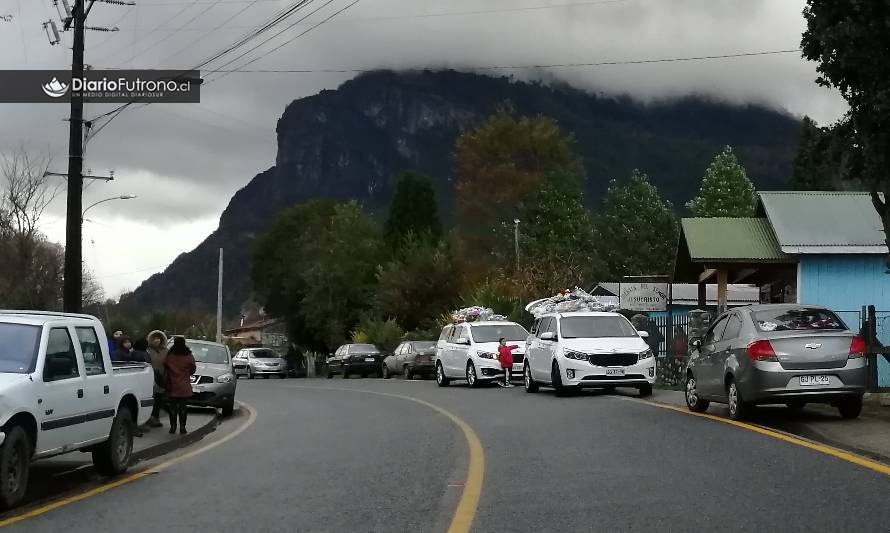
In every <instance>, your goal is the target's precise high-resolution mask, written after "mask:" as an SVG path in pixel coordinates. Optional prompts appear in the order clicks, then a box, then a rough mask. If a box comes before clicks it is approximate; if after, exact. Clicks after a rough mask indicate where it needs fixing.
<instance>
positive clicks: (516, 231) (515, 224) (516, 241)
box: [513, 218, 519, 274]
mask: <svg viewBox="0 0 890 533" xmlns="http://www.w3.org/2000/svg"><path fill="white" fill-rule="evenodd" d="M513 241H514V244H515V245H516V273H517V274H518V273H519V219H518V218H514V219H513Z"/></svg>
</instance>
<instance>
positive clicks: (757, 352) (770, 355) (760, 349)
mask: <svg viewBox="0 0 890 533" xmlns="http://www.w3.org/2000/svg"><path fill="white" fill-rule="evenodd" d="M748 357H750V358H751V360H752V361H778V359H776V352H774V351H773V345H772V344H770V343H769V341H767V340H763V341H757V342H753V343H751V344H749V345H748Z"/></svg>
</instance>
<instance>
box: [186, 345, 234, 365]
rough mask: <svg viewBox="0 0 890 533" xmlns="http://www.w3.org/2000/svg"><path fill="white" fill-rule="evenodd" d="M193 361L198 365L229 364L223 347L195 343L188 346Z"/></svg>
mask: <svg viewBox="0 0 890 533" xmlns="http://www.w3.org/2000/svg"><path fill="white" fill-rule="evenodd" d="M189 349H191V351H192V355H194V356H195V361H197V362H199V363H210V364H212V365H224V364H227V363H228V362H229V352H228V350H226V347H225V346H219V345H217V344H204V343H196V344H191V345H189Z"/></svg>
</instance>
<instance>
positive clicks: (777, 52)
mask: <svg viewBox="0 0 890 533" xmlns="http://www.w3.org/2000/svg"><path fill="white" fill-rule="evenodd" d="M797 52H800V49H799V48H795V49H789V50H765V51H758V52H739V53H734V54H719V55H707V56H692V57H668V58H660V59H629V60H618V61H598V62H593V63H550V64H539V65H482V66H467V67H466V68H467V69H470V70H523V69H541V68H583V67H601V66H612V65H646V64H652V63H677V62H686V61H709V60H717V59H733V58H741V57H757V56H767V55H780V54H791V53H797ZM383 68H385V67H377V68H317V69H313V68H307V69H253V70H242V69H240V68H239V69H231V70H208V71H205V72H208V73H214V72H222V73H225V74H233V73H236V72H237V73H241V74H314V73H327V74H348V73H363V72H373V71H376V70H381V69H383ZM395 70H399V71H408V72H420V71H424V70H435V68H431V67H424V68H406V69H395ZM217 79H219V78H217Z"/></svg>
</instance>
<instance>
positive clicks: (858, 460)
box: [627, 397, 890, 476]
mask: <svg viewBox="0 0 890 533" xmlns="http://www.w3.org/2000/svg"><path fill="white" fill-rule="evenodd" d="M627 399H628V400H633V401H636V402H639V403H644V404H646V405H651V406H653V407H659V408H661V409H667V410H669V411H674V412H677V413H683V414H686V415H690V416H695V417H698V418H706V419H708V420H714V421H716V422H721V423H723V424H728V425H730V426H735V427H737V428H741V429H746V430H748V431H753V432H754V433H759V434H761V435H764V436H767V437H771V438H774V439H777V440H781V441H784V442H787V443H789V444H794V445H795V446H800V447H801V448H807V449H808V450H813V451H816V452H819V453H823V454H825V455H830V456H832V457H834V458H836V459H840V460H841V461H846V462H848V463H853V464H854V465H858V466H861V467H863V468H867V469H869V470H872V471H874V472H877V473H879V474H884V475H885V476H890V466H888V465H886V464H883V463H880V462H878V461H873V460H871V459H868V458H866V457H862V456H861V455H856V454H854V453H850V452H846V451H844V450H840V449H838V448H834V447H832V446H828V445H826V444H819V443H818V442H813V441H811V440H807V439H804V438H801V437H796V436H794V435H790V434H788V433H784V432H782V431H777V430H774V429H769V428H766V427H763V426H758V425H756V424H749V423H747V422H739V421H737V420H732V419H730V418H724V417H722V416H716V415H709V414H707V413H695V412H692V411H690V410H688V409H685V408H683V407H677V406H674V405H668V404H664V403H659V402H654V401H651V400H641V399H638V398H631V397H627Z"/></svg>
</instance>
